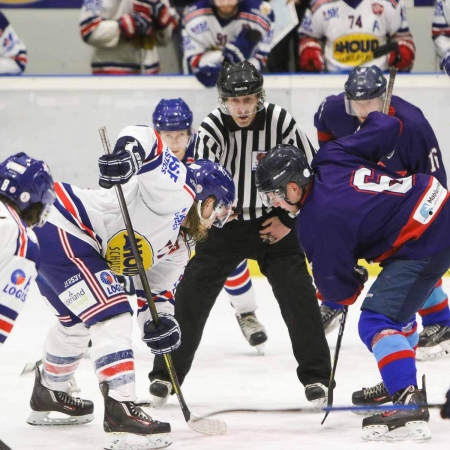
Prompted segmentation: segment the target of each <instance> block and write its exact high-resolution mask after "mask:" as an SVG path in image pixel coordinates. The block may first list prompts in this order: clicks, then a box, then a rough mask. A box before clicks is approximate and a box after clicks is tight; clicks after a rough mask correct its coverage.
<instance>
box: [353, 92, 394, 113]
mask: <svg viewBox="0 0 450 450" xmlns="http://www.w3.org/2000/svg"><path fill="white" fill-rule="evenodd" d="M385 98H386V94H383V95H381V96H380V97H376V98H371V99H369V100H350V99H348V98H347V97H345V112H346V113H347V114H349V115H350V116H356V117H362V118H366V117H367V116H368V115H369V114H370V113H371V112H373V111H378V112H381V111H382V110H383V105H384V100H385Z"/></svg>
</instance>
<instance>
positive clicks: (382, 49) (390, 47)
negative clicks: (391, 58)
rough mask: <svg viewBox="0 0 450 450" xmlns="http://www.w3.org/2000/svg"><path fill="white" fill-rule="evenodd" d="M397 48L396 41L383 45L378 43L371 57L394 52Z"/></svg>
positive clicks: (374, 57)
mask: <svg viewBox="0 0 450 450" xmlns="http://www.w3.org/2000/svg"><path fill="white" fill-rule="evenodd" d="M397 50H398V42H397V41H391V42H388V43H387V44H385V45H380V46H379V47H377V48H376V49H375V50H374V51H373V59H376V58H380V57H381V56H384V55H387V54H388V53H391V52H396V51H397Z"/></svg>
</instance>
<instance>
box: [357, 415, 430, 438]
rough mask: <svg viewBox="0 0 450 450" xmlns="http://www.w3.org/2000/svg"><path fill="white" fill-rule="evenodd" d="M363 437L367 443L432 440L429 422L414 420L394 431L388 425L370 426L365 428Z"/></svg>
mask: <svg viewBox="0 0 450 450" xmlns="http://www.w3.org/2000/svg"><path fill="white" fill-rule="evenodd" d="M361 437H362V438H363V439H364V440H366V441H389V442H392V441H424V440H426V439H431V431H430V428H429V426H428V423H427V422H425V421H423V420H414V421H411V422H406V424H405V426H404V427H400V428H396V429H395V430H392V431H389V428H388V427H387V425H370V426H368V427H364V428H363V430H362V434H361Z"/></svg>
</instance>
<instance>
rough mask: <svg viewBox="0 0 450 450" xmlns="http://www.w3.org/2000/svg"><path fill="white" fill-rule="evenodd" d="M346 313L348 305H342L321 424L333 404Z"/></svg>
mask: <svg viewBox="0 0 450 450" xmlns="http://www.w3.org/2000/svg"><path fill="white" fill-rule="evenodd" d="M347 313H348V306H344V310H343V312H342V317H341V324H340V325H339V334H338V338H337V341H336V348H335V349H334V358H333V367H332V368H331V374H330V382H329V383H328V402H327V408H328V410H327V411H326V412H325V417H324V418H323V420H322V423H321V425H323V424H324V422H325V420H326V418H327V417H328V414H329V413H330V408H331V407H332V406H333V391H334V385H335V382H334V378H335V375H336V368H337V363H338V359H339V352H340V350H341V343H342V337H343V336H344V329H345V321H346V320H347Z"/></svg>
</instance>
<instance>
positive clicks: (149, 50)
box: [80, 0, 178, 75]
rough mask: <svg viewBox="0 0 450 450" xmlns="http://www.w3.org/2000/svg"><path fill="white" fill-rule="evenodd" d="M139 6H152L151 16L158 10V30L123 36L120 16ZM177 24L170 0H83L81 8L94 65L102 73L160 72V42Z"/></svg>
mask: <svg viewBox="0 0 450 450" xmlns="http://www.w3.org/2000/svg"><path fill="white" fill-rule="evenodd" d="M150 3H151V6H150ZM136 8H139V9H140V10H148V13H149V14H150V16H152V11H153V10H156V11H157V17H152V19H153V25H154V27H155V31H154V33H153V34H152V35H151V36H149V37H148V38H140V37H136V38H135V39H133V40H126V39H123V38H122V37H121V36H120V29H119V23H118V19H119V18H120V17H121V16H122V15H123V14H131V13H133V11H134V10H135V9H136ZM177 26H178V15H177V14H176V12H175V10H174V9H173V8H170V7H169V3H168V0H155V1H153V2H149V1H147V0H83V5H82V8H81V17H80V31H81V37H82V38H83V40H84V41H85V42H86V43H87V44H89V45H91V46H93V47H94V52H93V55H92V61H91V67H92V73H94V74H98V75H101V74H104V75H108V74H109V75H126V74H140V73H142V74H144V73H145V74H147V75H151V74H155V73H159V71H160V65H159V55H158V48H157V46H158V44H160V45H166V43H167V41H168V39H170V38H171V37H172V34H173V31H174V30H175V29H176V28H177Z"/></svg>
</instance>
